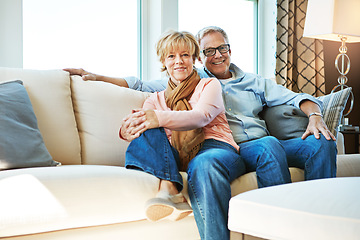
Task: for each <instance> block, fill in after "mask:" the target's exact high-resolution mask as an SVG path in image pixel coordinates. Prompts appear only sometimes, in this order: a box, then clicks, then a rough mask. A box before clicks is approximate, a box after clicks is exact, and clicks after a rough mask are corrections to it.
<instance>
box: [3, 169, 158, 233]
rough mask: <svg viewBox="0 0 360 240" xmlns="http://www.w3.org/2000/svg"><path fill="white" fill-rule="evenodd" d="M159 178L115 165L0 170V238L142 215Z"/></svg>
mask: <svg viewBox="0 0 360 240" xmlns="http://www.w3.org/2000/svg"><path fill="white" fill-rule="evenodd" d="M158 187H159V179H158V178H156V177H154V176H152V175H150V174H147V173H144V172H141V171H137V170H128V169H125V168H123V167H115V166H90V165H67V166H59V167H39V168H23V169H15V170H11V171H2V172H1V174H0V192H1V197H0V213H1V214H0V238H1V237H5V236H15V235H23V234H31V233H39V232H49V231H56V230H60V229H70V228H79V227H88V226H99V225H106V224H114V223H121V222H131V221H138V220H143V219H145V218H146V217H145V211H144V208H143V206H144V205H145V202H146V201H147V200H148V199H150V198H152V197H154V196H155V194H156V192H157V190H158Z"/></svg>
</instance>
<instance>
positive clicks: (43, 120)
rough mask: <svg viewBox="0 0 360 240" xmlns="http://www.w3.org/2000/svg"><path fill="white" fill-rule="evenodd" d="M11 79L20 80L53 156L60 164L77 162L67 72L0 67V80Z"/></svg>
mask: <svg viewBox="0 0 360 240" xmlns="http://www.w3.org/2000/svg"><path fill="white" fill-rule="evenodd" d="M11 80H21V81H22V82H23V84H24V86H25V89H26V91H27V93H28V95H29V98H30V101H31V104H32V107H33V109H34V113H35V115H36V118H37V123H38V127H39V129H40V132H41V135H42V137H43V139H44V142H45V146H46V148H47V149H48V151H49V153H50V155H51V156H52V158H53V159H54V160H55V161H58V162H60V163H61V164H80V163H81V156H80V139H79V135H78V131H77V127H76V121H75V116H74V109H73V106H72V101H71V89H70V77H69V74H68V73H67V72H64V71H62V70H26V69H17V68H0V82H6V81H11Z"/></svg>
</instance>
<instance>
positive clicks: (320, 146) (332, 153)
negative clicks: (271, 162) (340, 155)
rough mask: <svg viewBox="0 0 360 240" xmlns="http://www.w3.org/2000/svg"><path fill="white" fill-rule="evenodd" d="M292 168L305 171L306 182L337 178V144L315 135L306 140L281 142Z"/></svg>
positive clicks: (298, 139) (295, 139) (297, 139)
mask: <svg viewBox="0 0 360 240" xmlns="http://www.w3.org/2000/svg"><path fill="white" fill-rule="evenodd" d="M280 142H281V144H282V145H283V147H284V149H285V152H286V156H287V160H288V164H289V166H290V167H298V168H301V169H304V175H305V180H311V179H320V178H330V177H336V154H337V150H336V143H335V141H333V140H326V138H325V137H324V136H323V135H321V134H320V139H316V138H315V137H314V135H311V136H308V137H307V138H306V139H305V140H303V139H301V138H294V139H289V140H282V141H280Z"/></svg>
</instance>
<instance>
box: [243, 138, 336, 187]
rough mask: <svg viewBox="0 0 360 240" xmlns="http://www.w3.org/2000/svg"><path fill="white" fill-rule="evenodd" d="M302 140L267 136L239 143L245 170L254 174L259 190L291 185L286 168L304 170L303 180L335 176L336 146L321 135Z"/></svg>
mask: <svg viewBox="0 0 360 240" xmlns="http://www.w3.org/2000/svg"><path fill="white" fill-rule="evenodd" d="M320 136H321V137H320V139H316V138H315V137H314V135H311V136H308V137H307V138H306V139H305V140H302V139H301V138H294V139H289V140H278V139H276V138H275V137H272V136H267V137H262V138H259V139H256V140H252V141H249V142H244V143H241V144H240V145H239V146H240V156H241V158H242V160H243V161H244V162H245V165H246V169H247V171H256V175H257V182H258V186H259V188H261V187H267V186H273V185H278V184H283V183H290V182H291V177H290V172H289V169H288V167H298V168H301V169H304V175H305V176H304V177H305V180H311V179H319V178H329V177H335V176H336V144H335V142H334V141H332V140H330V141H329V140H326V139H325V137H324V136H322V135H320Z"/></svg>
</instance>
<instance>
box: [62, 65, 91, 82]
mask: <svg viewBox="0 0 360 240" xmlns="http://www.w3.org/2000/svg"><path fill="white" fill-rule="evenodd" d="M63 70H64V71H66V72H69V73H70V75H80V76H81V77H82V79H83V80H84V81H87V80H91V81H96V75H95V74H93V73H91V72H87V71H85V70H84V69H82V68H64V69H63Z"/></svg>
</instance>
